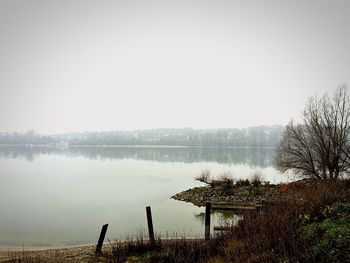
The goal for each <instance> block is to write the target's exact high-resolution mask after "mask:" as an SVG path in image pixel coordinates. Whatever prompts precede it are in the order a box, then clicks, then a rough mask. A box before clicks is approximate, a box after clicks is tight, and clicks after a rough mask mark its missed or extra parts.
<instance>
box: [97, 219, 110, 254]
mask: <svg viewBox="0 0 350 263" xmlns="http://www.w3.org/2000/svg"><path fill="white" fill-rule="evenodd" d="M107 228H108V224H105V225H103V226H102V229H101V233H100V237H99V239H98V242H97V246H96V251H95V253H96V254H101V253H102V245H103V241H104V239H105V236H106V232H107Z"/></svg>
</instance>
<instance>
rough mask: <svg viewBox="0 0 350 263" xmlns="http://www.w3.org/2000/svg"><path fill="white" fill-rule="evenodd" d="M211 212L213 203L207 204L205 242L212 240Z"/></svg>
mask: <svg viewBox="0 0 350 263" xmlns="http://www.w3.org/2000/svg"><path fill="white" fill-rule="evenodd" d="M210 210H211V203H209V202H207V203H205V240H209V238H210Z"/></svg>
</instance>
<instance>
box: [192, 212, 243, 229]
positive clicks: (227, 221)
mask: <svg viewBox="0 0 350 263" xmlns="http://www.w3.org/2000/svg"><path fill="white" fill-rule="evenodd" d="M210 214H211V216H214V217H215V218H217V219H218V222H219V225H220V226H225V225H235V224H237V223H238V220H240V219H241V218H242V216H241V215H238V214H237V213H236V212H233V211H229V210H214V211H211V213H210ZM194 216H195V218H196V219H197V220H199V221H200V222H201V223H202V225H204V222H205V213H204V212H201V213H198V214H195V215H194Z"/></svg>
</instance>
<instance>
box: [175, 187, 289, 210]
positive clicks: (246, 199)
mask: <svg viewBox="0 0 350 263" xmlns="http://www.w3.org/2000/svg"><path fill="white" fill-rule="evenodd" d="M285 197H286V196H285V194H284V193H283V191H281V188H280V186H279V185H259V186H253V185H247V186H232V187H230V188H228V189H227V188H223V187H211V186H203V187H194V188H191V189H188V190H185V191H182V192H180V193H178V194H176V195H174V196H172V197H171V198H172V199H175V200H178V201H185V202H190V203H193V204H194V205H196V206H204V205H205V203H206V202H212V203H227V204H231V205H238V206H256V205H261V204H262V203H264V202H265V203H269V202H275V201H278V200H281V199H282V198H285Z"/></svg>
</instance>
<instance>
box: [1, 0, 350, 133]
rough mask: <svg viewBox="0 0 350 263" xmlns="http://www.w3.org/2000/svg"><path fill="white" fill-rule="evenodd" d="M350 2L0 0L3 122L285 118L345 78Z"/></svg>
mask: <svg viewBox="0 0 350 263" xmlns="http://www.w3.org/2000/svg"><path fill="white" fill-rule="evenodd" d="M349 14H350V1H348V0H344V1H337V0H329V1H322V0H314V1H311V0H309V1H306V0H300V1H297V0H291V1H283V0H276V1H267V0H266V1H263V0H257V1H248V0H242V1H233V0H228V1H220V0H213V1H203V0H202V1H194V0H183V1H182V0H176V1H175V0H174V1H166V0H160V1H146V0H143V1H132V0H125V1H103V0H96V1H87V0H85V1H75V0H69V1H63V0H60V1H48V0H44V1H34V0H33V1H30V0H23V1H17V0H0V131H25V130H28V129H34V130H36V131H38V132H42V133H52V132H64V131H85V130H93V131H96V130H97V131H100V130H130V129H146V128H159V127H194V128H227V127H245V126H251V125H260V124H286V123H287V122H288V121H289V120H290V119H291V118H292V117H293V118H297V117H298V116H300V111H301V110H302V108H303V107H304V105H305V102H306V100H307V98H308V97H309V96H311V95H314V94H316V93H317V94H321V93H323V92H325V91H329V92H331V91H332V90H334V89H335V88H336V87H337V86H338V85H340V84H342V83H349V80H350V49H349V48H350V15H349Z"/></svg>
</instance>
